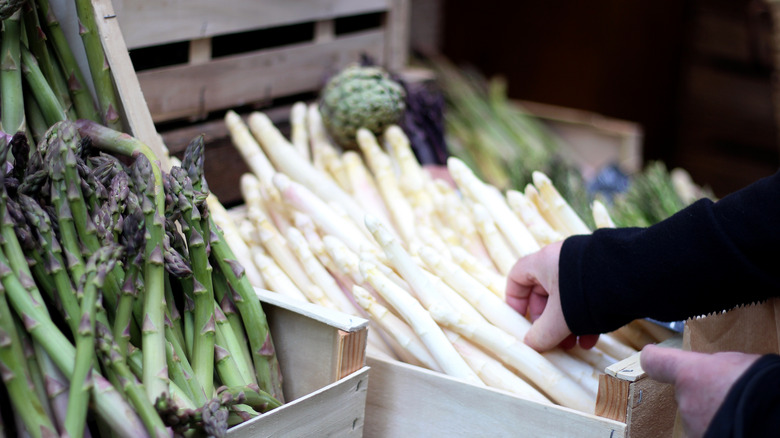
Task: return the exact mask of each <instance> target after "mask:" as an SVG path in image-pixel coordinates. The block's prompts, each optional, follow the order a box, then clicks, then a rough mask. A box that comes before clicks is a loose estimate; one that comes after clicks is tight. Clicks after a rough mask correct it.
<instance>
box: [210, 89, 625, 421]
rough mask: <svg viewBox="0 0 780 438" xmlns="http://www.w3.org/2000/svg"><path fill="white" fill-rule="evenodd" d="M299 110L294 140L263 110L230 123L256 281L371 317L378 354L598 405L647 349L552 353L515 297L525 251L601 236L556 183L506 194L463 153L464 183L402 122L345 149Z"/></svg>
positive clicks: (544, 181)
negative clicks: (528, 338)
mask: <svg viewBox="0 0 780 438" xmlns="http://www.w3.org/2000/svg"><path fill="white" fill-rule="evenodd" d="M292 114H294V116H293V117H291V123H292V126H291V127H292V132H293V143H291V142H290V141H288V140H287V139H286V138H285V137H284V136H283V135H282V134H281V133H280V132H279V130H278V129H277V128H276V127H275V126H274V124H273V123H272V122H271V121H270V119H269V118H268V117H267V116H266V115H265V114H263V113H261V112H253V113H251V114H250V115H249V117H248V119H247V120H246V121H245V120H244V119H243V118H242V117H241V116H239V115H238V114H237V113H235V112H228V114H227V115H226V117H225V122H226V124H227V126H228V128H229V130H230V132H231V136H232V139H233V142H234V144H235V146H236V147H237V148H238V150H239V151H240V152H241V153H242V155H243V157H244V158H245V160H246V162H247V163H248V164H249V167H250V169H251V173H248V174H245V175H243V176H242V194H243V197H244V200H245V206H243V207H242V208H236V209H233V210H231V211H230V212H226V211H222V212H220V213H219V214H217V212H216V210H215V209H212V211H213V212H214V217H215V221H216V222H217V223H218V224H220V226H222V227H223V229H225V230H226V231H227V230H232V231H233V232H236V233H237V235H236V236H235V237H233V238H232V239H233V240H231V242H235V247H236V248H238V247H239V246H240V247H241V250H240V253H241V254H243V255H244V257H246V258H242V259H241V262H242V263H243V264H245V265H246V266H249V265H252V264H253V263H254V267H255V268H256V269H257V274H258V275H257V276H256V277H255V282H256V283H255V285H256V286H258V287H262V288H266V289H270V290H273V291H276V292H278V293H282V294H286V295H289V296H292V297H297V298H298V299H301V300H308V301H311V302H314V303H318V304H320V305H322V306H325V307H330V308H335V309H338V310H341V311H343V312H347V313H350V314H354V315H361V316H363V317H367V318H368V319H369V320H370V324H371V325H370V327H371V329H370V330H369V338H368V351H369V353H370V354H372V355H375V356H378V357H386V358H392V359H399V360H403V361H406V362H409V363H412V364H415V365H419V366H423V367H427V368H430V369H432V370H436V371H441V372H444V373H446V374H449V375H452V376H455V377H458V378H460V379H463V380H464V381H467V382H470V383H474V384H486V385H491V386H495V387H499V388H502V389H505V390H508V391H512V392H515V393H516V394H518V395H519V396H521V397H527V398H530V399H533V400H537V401H540V402H544V403H549V402H555V403H559V404H562V405H565V406H568V407H572V408H575V409H580V410H583V411H590V412H592V410H593V407H594V403H595V393H596V389H597V375H598V373H599V372H601V371H603V369H604V367H606V366H608V365H610V364H612V363H614V362H615V361H617V360H618V359H622V358H624V357H627V356H628V355H630V354H631V353H633V352H635V350H634V349H632V348H630V347H628V346H626V345H625V344H623V343H621V342H619V341H617V340H615V339H614V338H613V337H611V336H605V337H604V338H603V339H602V340H601V341H600V343H599V344H598V346H597V348H596V349H594V350H583V349H579V348H576V349H573V350H570V351H563V350H555V351H551V352H548V353H545V354H539V353H537V352H535V351H533V350H531V349H530V348H528V347H526V346H525V344H523V342H522V338H523V336H524V334H525V333H526V331H527V330H528V328H529V326H530V322H529V321H528V320H527V319H526V318H525V317H524V316H522V315H519V314H517V313H516V312H515V311H514V310H512V309H511V308H510V307H509V306H508V305H507V304H506V303H505V302H504V300H503V294H504V287H505V284H506V274H507V271H508V270H509V269H510V268H511V266H512V264H513V263H514V261H515V260H516V259H517V257H519V256H521V255H525V254H529V253H530V252H533V251H536V250H538V249H539V248H540V247H541V246H542V245H544V244H547V243H549V242H552V241H555V240H558V239H561V238H563V237H564V236H566V235H569V234H571V233H575V232H590V230H589V228H588V227H587V226H586V225H584V223H583V221H582V220H581V219H580V217H579V216H578V215H577V214H576V213H575V212H574V211H573V210H572V209H571V207H570V206H569V205H568V203H567V202H566V201H565V200H564V199H563V197H561V196H560V194H559V193H558V192H557V190H556V189H555V187H554V186H553V185H552V183H551V182H550V180H549V178H547V177H546V176H545V175H544V174H542V173H540V172H537V173H536V174H534V184H530V185H529V186H528V188H527V189H526V191H525V193H521V192H519V191H509V192H507V193H506V195H504V194H503V193H501V191H500V190H498V189H497V188H496V187H495V186H493V185H491V184H489V183H486V182H484V181H482V180H481V179H479V178H478V177H477V175H475V174H474V173H473V172H472V171H471V169H470V168H469V167H468V166H466V165H465V163H463V162H462V161H461V160H459V159H457V158H450V159H449V161H448V168H449V172H450V174H451V176H452V178H453V180H454V182H455V184H456V186H453V185H451V183H448V182H446V181H445V180H443V179H433V178H432V177H431V176H430V175H429V174H428V173H427V172H425V171H424V170H423V168H422V167H421V166H420V164H419V163H418V162H417V161H416V159H415V158H414V154H413V152H412V150H411V148H410V146H409V142H408V139H407V137H406V135H405V134H404V132H403V131H402V130H401V129H400V128H399V127H397V126H392V127H390V128H389V129H387V131H386V132H385V133H384V135H383V136H382V137H381V138H376V137H375V136H374V135H373V134H372V133H370V132H369V131H367V130H360V131H358V135H357V142H358V144H359V146H360V151H359V152H357V151H346V152H341V151H339V150H337V149H336V148H335V147H334V146H333V145H332V144H331V143H330V142H329V141H328V138H327V136H325V135H324V131H323V129H322V126H321V122H320V118H319V114H318V112H317V108H316V107H315V106H313V105H309V106H308V107H307V105H306V104H304V103H297V104H296V105H295V106H294V107H293V112H292ZM236 252H237V253H239V251H236Z"/></svg>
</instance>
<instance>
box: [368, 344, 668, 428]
mask: <svg viewBox="0 0 780 438" xmlns="http://www.w3.org/2000/svg"><path fill="white" fill-rule="evenodd" d="M367 363H368V365H369V366H370V367H371V385H369V388H368V396H367V400H366V423H365V426H364V434H365V436H366V437H387V436H423V435H425V436H430V437H471V436H496V437H500V436H501V437H502V436H533V437H556V438H559V437H578V438H589V437H593V438H599V437H600V438H619V437H622V438H645V437H658V436H671V432H672V430H673V428H674V421H675V414H676V405H675V404H674V391H673V389H672V387H671V385H664V384H660V383H658V382H655V381H653V380H651V379H650V378H647V375H646V374H645V373H644V372H643V371H642V370H641V367H639V358H638V354H637V355H635V356H632V357H631V358H628V359H626V360H624V361H621V362H618V363H617V364H615V365H613V366H611V367H609V368H608V369H607V370H606V374H604V375H602V376H601V379H600V381H599V394H598V400H597V403H596V413H595V414H589V413H584V412H580V411H577V410H573V409H569V408H565V407H561V406H557V405H544V404H540V403H537V402H533V401H529V400H525V399H522V398H520V397H518V396H516V395H513V394H511V393H509V392H506V391H502V390H498V389H493V388H487V387H484V386H479V385H473V384H469V383H464V382H462V381H460V380H458V379H454V378H452V377H449V376H446V375H444V374H441V373H438V372H433V371H430V370H426V369H423V368H420V367H416V366H412V365H408V364H405V363H401V362H397V361H387V360H384V359H380V358H376V357H372V356H368V358H367Z"/></svg>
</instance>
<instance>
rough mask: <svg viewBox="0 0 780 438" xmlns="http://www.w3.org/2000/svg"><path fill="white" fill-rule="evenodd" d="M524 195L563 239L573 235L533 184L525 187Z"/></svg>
mask: <svg viewBox="0 0 780 438" xmlns="http://www.w3.org/2000/svg"><path fill="white" fill-rule="evenodd" d="M524 194H525V197H526V198H528V200H529V201H531V202H532V203H533V205H534V206H535V207H536V209H537V210H538V211H539V214H541V215H542V217H543V218H544V220H545V221H547V223H548V224H550V226H551V227H553V229H554V230H555V231H557V232H558V233H559V234H560V235H561V236H562V237H563V238H566V237H569V236H571V235H572V233H571V231H569V229H568V228H567V227H566V225H565V224H564V223H563V222H562V221H561V218H560V217H559V216H558V215H557V214H554V213H553V212H552V210H551V209H550V206H549V205H547V202H546V201H545V200H544V199H543V198H542V195H541V194H540V193H539V190H537V188H536V187H534V185H533V184H528V185H526V186H525V192H524Z"/></svg>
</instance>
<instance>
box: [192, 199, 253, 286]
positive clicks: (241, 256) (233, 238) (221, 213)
mask: <svg viewBox="0 0 780 438" xmlns="http://www.w3.org/2000/svg"><path fill="white" fill-rule="evenodd" d="M206 203H207V204H208V208H209V214H211V217H212V218H213V219H214V223H215V224H216V225H217V226H218V227H219V228H220V229H222V235H223V236H225V241H226V242H227V244H228V246H230V249H231V250H232V251H233V254H234V255H235V256H236V259H237V260H238V261H239V262H241V265H242V266H243V267H244V274H245V275H246V277H247V279H248V280H249V283H250V284H251V285H252V286H254V287H263V277H262V275H260V271H258V270H257V267H256V266H255V264H254V263H253V262H252V254H251V252H250V251H249V246H248V245H247V243H246V241H245V240H244V239H243V237H241V232H240V231H239V230H238V226H237V225H236V222H235V221H234V220H233V219H232V218H231V217H230V215H229V214H228V212H227V210H225V207H224V206H223V205H222V203H221V202H219V199H217V197H216V196H215V195H213V194H209V195H208V197H207V198H206Z"/></svg>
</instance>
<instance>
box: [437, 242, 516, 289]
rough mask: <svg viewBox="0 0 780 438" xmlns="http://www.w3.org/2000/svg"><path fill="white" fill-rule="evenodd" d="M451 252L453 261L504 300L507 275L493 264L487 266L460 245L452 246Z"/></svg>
mask: <svg viewBox="0 0 780 438" xmlns="http://www.w3.org/2000/svg"><path fill="white" fill-rule="evenodd" d="M450 254H452V261H453V262H455V263H457V264H458V266H460V267H461V268H463V270H464V271H466V272H468V273H469V274H470V275H471V276H472V277H474V278H475V279H476V280H477V281H479V282H480V283H481V284H482V285H483V286H485V287H487V288H488V289H490V291H491V292H493V293H494V294H495V295H496V296H497V297H499V298H501V299H502V300H503V299H504V298H505V297H506V277H505V276H502V275H501V274H499V273H498V271H496V270H495V268H494V267H493V266H486V265H485V264H484V263H482V262H480V261H479V260H478V259H477V258H476V257H474V256H473V255H471V254H470V253H469V252H468V251H466V250H465V249H464V248H463V247H460V246H450Z"/></svg>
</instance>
